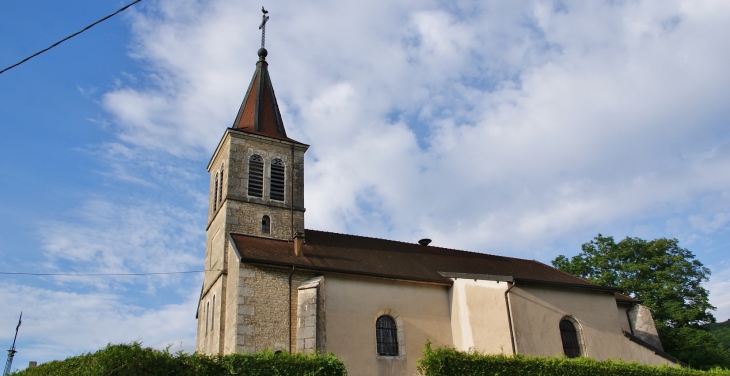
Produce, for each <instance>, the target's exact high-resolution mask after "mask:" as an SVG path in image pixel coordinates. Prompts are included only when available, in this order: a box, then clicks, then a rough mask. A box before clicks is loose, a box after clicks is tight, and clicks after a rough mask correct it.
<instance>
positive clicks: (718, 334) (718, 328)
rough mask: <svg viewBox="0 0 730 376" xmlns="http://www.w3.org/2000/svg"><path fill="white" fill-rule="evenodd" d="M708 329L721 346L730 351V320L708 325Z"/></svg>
mask: <svg viewBox="0 0 730 376" xmlns="http://www.w3.org/2000/svg"><path fill="white" fill-rule="evenodd" d="M707 329H709V330H710V333H712V335H713V336H715V338H717V340H718V341H720V344H722V346H723V347H724V348H725V349H728V350H730V320H725V322H719V323H716V324H709V325H707Z"/></svg>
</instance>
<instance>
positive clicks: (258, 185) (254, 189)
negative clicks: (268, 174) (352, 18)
mask: <svg viewBox="0 0 730 376" xmlns="http://www.w3.org/2000/svg"><path fill="white" fill-rule="evenodd" d="M263 192H264V160H263V158H261V156H260V155H252V156H251V158H249V160H248V195H249V196H253V197H262V196H263Z"/></svg>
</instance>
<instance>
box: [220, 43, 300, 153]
mask: <svg viewBox="0 0 730 376" xmlns="http://www.w3.org/2000/svg"><path fill="white" fill-rule="evenodd" d="M268 65H269V64H268V63H267V62H266V60H265V59H264V58H263V57H262V58H261V59H260V60H259V61H258V62H257V63H256V71H255V72H254V74H253V78H252V79H251V84H249V86H248V90H247V91H246V96H245V97H244V98H243V102H242V103H241V107H240V108H239V110H238V115H237V116H236V120H235V121H234V122H233V126H232V128H235V129H240V130H242V131H246V132H250V133H255V134H259V135H262V136H268V137H273V138H277V139H283V140H290V141H293V140H291V139H290V138H288V137H287V135H286V129H285V128H284V122H283V121H282V119H281V112H280V111H279V104H278V103H277V101H276V95H275V94H274V86H273V85H272V84H271V77H269V69H268Z"/></svg>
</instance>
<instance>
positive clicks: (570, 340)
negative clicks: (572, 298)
mask: <svg viewBox="0 0 730 376" xmlns="http://www.w3.org/2000/svg"><path fill="white" fill-rule="evenodd" d="M560 338H561V339H562V341H563V352H564V353H565V356H567V357H568V358H576V357H579V356H580V341H579V339H578V330H577V329H576V327H575V323H573V321H571V320H569V319H567V318H565V319H562V320H560Z"/></svg>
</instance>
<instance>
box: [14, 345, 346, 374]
mask: <svg viewBox="0 0 730 376" xmlns="http://www.w3.org/2000/svg"><path fill="white" fill-rule="evenodd" d="M13 375H15V376H69V375H74V376H102V375H103V376H136V375H140V376H141V375H145V376H147V375H149V376H157V375H160V376H162V375H165V376H172V375H175V376H188V375H190V376H192V375H195V376H223V375H241V376H288V375H292V376H293V375H297V376H299V375H306V376H344V375H347V371H346V370H345V365H344V364H343V363H342V362H341V361H340V360H339V359H337V357H335V356H334V355H332V354H328V355H319V354H314V355H303V354H289V353H279V354H274V353H273V352H271V351H262V352H258V353H254V354H231V355H226V356H207V355H201V354H197V353H196V354H192V355H190V354H186V353H183V352H179V353H176V354H172V353H170V352H169V351H166V350H162V351H161V350H156V349H153V348H149V347H142V346H141V345H140V344H139V343H136V342H135V343H132V344H121V345H108V346H107V347H106V348H104V349H101V350H99V351H97V352H95V353H88V354H83V355H79V356H74V357H70V358H68V359H66V360H56V361H52V362H48V363H44V364H41V365H39V366H38V367H35V368H28V369H25V370H23V371H20V372H16V373H13Z"/></svg>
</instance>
